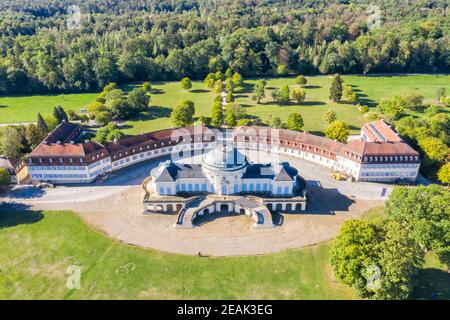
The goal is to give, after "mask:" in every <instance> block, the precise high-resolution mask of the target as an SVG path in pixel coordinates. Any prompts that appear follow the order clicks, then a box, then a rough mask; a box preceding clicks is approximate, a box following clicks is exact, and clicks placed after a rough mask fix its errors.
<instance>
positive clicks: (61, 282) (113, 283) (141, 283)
mask: <svg viewBox="0 0 450 320" xmlns="http://www.w3.org/2000/svg"><path fill="white" fill-rule="evenodd" d="M378 214H379V213H377V212H372V213H370V216H373V215H378ZM330 249H331V245H330V243H325V244H321V245H318V246H313V247H307V248H302V249H296V250H286V251H282V252H280V253H276V254H269V255H262V256H252V257H228V258H208V257H196V256H184V255H175V254H168V253H162V252H157V251H154V250H144V249H140V248H136V247H131V246H127V245H124V244H122V243H118V242H115V241H113V240H111V239H109V238H107V237H106V236H104V235H102V234H99V233H97V232H96V231H93V230H92V229H91V228H90V227H89V226H87V225H86V224H84V223H83V222H82V221H81V220H80V218H79V217H78V216H77V215H76V214H74V213H72V212H62V211H59V212H31V211H24V212H15V213H12V212H0V252H1V253H2V254H1V255H0V269H1V272H0V299H357V296H356V294H355V292H354V290H353V289H351V288H348V287H346V286H344V285H342V284H340V283H339V282H337V281H336V279H335V278H334V276H333V273H332V270H331V267H330V263H329V257H330ZM74 265H75V266H79V267H80V268H81V287H80V289H69V288H67V286H66V283H67V279H68V278H69V277H70V275H71V274H67V270H68V268H69V266H74ZM448 279H449V275H448V274H447V273H446V272H445V271H444V270H443V266H441V265H439V263H438V262H437V260H436V259H435V258H434V257H433V256H428V257H427V263H426V265H425V268H424V269H423V270H422V271H421V274H420V275H419V279H418V286H417V290H416V292H415V293H414V298H418V299H422V298H430V296H431V295H432V294H434V295H435V297H437V298H443V299H450V288H449V286H448Z"/></svg>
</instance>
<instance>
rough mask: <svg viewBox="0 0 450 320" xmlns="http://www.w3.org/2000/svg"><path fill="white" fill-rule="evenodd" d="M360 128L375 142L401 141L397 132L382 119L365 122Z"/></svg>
mask: <svg viewBox="0 0 450 320" xmlns="http://www.w3.org/2000/svg"><path fill="white" fill-rule="evenodd" d="M362 130H363V131H364V132H365V133H366V134H367V135H368V136H369V137H370V139H371V140H372V141H375V142H395V141H397V142H398V141H402V139H401V138H400V137H399V135H398V133H397V132H395V131H394V129H392V128H391V126H389V125H388V124H387V123H386V122H385V121H384V120H383V119H381V120H377V121H373V122H369V123H366V124H365V125H364V126H363V127H362Z"/></svg>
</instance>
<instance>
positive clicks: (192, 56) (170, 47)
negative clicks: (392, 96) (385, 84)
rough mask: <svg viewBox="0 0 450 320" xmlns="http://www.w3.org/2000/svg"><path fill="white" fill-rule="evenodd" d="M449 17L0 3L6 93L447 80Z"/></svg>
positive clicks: (349, 8) (415, 11)
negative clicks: (435, 76) (304, 79)
mask: <svg viewBox="0 0 450 320" xmlns="http://www.w3.org/2000/svg"><path fill="white" fill-rule="evenodd" d="M71 5H77V6H79V8H80V15H79V16H77V15H76V12H75V15H73V13H72V15H70V14H69V13H70V12H73V11H70V10H69V8H70V6H71ZM374 6H376V7H374ZM447 11H448V1H446V0H418V1H404V0H400V1H391V0H380V1H366V0H362V1H360V0H358V1H356V0H340V1H338V0H328V1H323V0H305V1H290V0H220V1H218V0H130V1H119V0H106V1H96V0H86V1H81V0H71V1H65V0H62V1H59V0H58V1H57V0H4V1H2V2H1V3H0V95H2V94H3V95H11V94H31V93H56V92H87V91H94V90H99V89H101V88H103V87H104V86H105V85H107V84H108V83H110V82H116V83H126V82H134V81H164V80H180V79H181V78H183V77H190V78H191V79H204V77H205V76H206V75H207V74H208V73H210V72H216V71H219V70H220V71H222V72H223V71H225V70H226V69H228V68H231V69H232V70H233V71H234V72H239V73H240V74H242V75H243V76H244V77H253V76H272V75H276V76H285V75H290V74H305V75H312V74H333V73H341V74H360V73H362V74H367V73H404V72H409V73H447V72H450V55H449V52H450V32H449V31H450V27H449V19H448V16H447ZM78 18H79V24H77V25H76V27H75V28H69V27H68V21H72V20H73V19H78ZM70 19H72V20H70ZM374 19H375V20H374ZM377 19H378V21H379V25H376V24H374V21H377ZM76 21H78V20H76Z"/></svg>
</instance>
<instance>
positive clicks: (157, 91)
mask: <svg viewBox="0 0 450 320" xmlns="http://www.w3.org/2000/svg"><path fill="white" fill-rule="evenodd" d="M164 93H166V92H165V91H164V90H162V89H158V88H153V89H152V92H151V94H164Z"/></svg>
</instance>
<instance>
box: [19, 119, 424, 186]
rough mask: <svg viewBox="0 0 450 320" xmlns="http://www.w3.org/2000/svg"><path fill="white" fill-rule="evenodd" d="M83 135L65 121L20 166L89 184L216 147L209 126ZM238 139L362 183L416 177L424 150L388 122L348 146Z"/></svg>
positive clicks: (274, 134)
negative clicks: (108, 139)
mask: <svg viewBox="0 0 450 320" xmlns="http://www.w3.org/2000/svg"><path fill="white" fill-rule="evenodd" d="M81 134H82V128H81V127H80V126H79V125H77V124H74V123H69V122H63V123H61V124H60V125H59V126H58V127H57V128H56V129H55V130H54V131H53V132H52V133H50V134H49V135H48V136H47V138H46V139H45V140H44V141H43V142H42V143H41V144H40V145H39V146H37V147H36V149H34V150H33V151H32V153H31V154H30V155H29V157H28V159H27V160H26V165H22V166H20V167H18V168H19V169H20V170H23V169H28V172H29V175H30V178H31V181H32V182H40V181H47V182H53V183H62V184H69V183H89V182H92V181H93V180H95V179H96V178H98V177H99V176H102V175H104V174H107V173H109V172H113V171H116V170H119V169H122V168H124V167H128V166H130V165H133V164H136V163H139V162H142V161H146V160H149V159H155V158H160V157H162V156H168V155H171V156H172V158H174V157H177V156H179V157H189V156H191V155H196V154H200V153H202V152H204V151H205V150H210V149H212V148H214V147H215V135H214V133H213V131H211V130H210V129H208V128H207V127H204V126H192V127H186V128H179V129H166V130H160V131H155V132H150V133H145V134H141V135H136V136H131V137H126V138H124V139H121V140H119V141H115V142H112V143H107V144H105V145H101V144H99V143H96V142H93V141H86V142H80V141H79V137H80V135H81ZM232 138H233V140H234V141H235V143H236V147H237V149H238V150H239V151H240V152H241V153H242V154H246V152H247V150H267V152H271V153H279V154H287V155H290V156H294V157H298V158H301V159H305V160H308V161H311V162H314V163H317V164H319V165H323V166H325V167H328V168H330V169H333V170H337V171H341V172H345V173H346V174H349V175H351V176H352V177H353V178H354V179H355V180H357V181H360V180H362V181H378V182H394V181H398V180H408V181H415V180H416V179H417V176H418V172H419V167H420V158H419V154H418V152H417V151H415V150H414V149H412V148H411V147H410V146H409V145H408V144H407V143H406V142H404V141H402V140H401V138H400V137H399V136H398V135H397V133H396V132H395V131H394V130H392V128H390V127H389V126H388V125H387V124H386V123H385V122H384V121H382V120H380V121H376V122H372V123H368V124H366V125H364V127H363V128H362V130H361V139H360V140H353V141H350V142H348V143H347V144H344V143H340V142H337V141H333V140H330V139H327V138H324V137H319V136H316V135H313V134H309V133H306V132H294V131H290V130H283V129H273V128H268V127H238V128H236V129H235V130H234V132H233V134H232ZM211 158H214V159H216V158H217V157H216V156H213V155H211ZM205 161H206V162H207V161H208V160H207V159H205ZM214 165H215V164H214V163H212V162H211V163H210V167H209V169H208V163H205V166H204V167H205V175H208V174H210V173H212V172H213V171H214ZM19 169H18V170H19ZM208 170H209V171H208ZM239 170H240V169H239ZM274 170H276V168H274ZM208 172H209V173H208ZM216 183H217V182H216ZM244 185H245V186H248V188H250V186H251V184H242V185H238V191H239V190H242V189H240V188H244ZM263 186H264V184H263ZM234 187H235V186H234V184H233V183H230V184H229V185H227V193H231V192H234ZM255 187H256V186H255ZM267 187H268V185H267ZM215 190H216V189H215ZM283 190H284V189H283ZM220 192H221V191H219V193H220Z"/></svg>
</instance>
